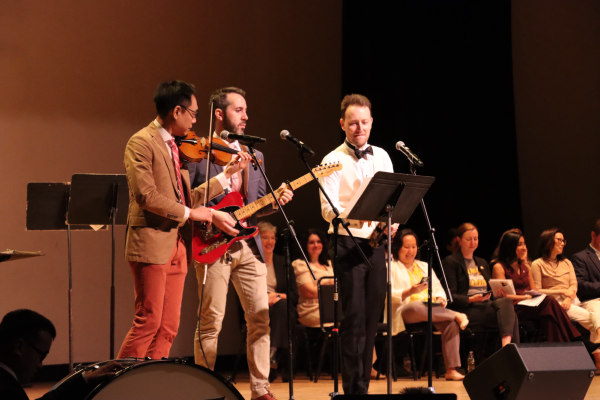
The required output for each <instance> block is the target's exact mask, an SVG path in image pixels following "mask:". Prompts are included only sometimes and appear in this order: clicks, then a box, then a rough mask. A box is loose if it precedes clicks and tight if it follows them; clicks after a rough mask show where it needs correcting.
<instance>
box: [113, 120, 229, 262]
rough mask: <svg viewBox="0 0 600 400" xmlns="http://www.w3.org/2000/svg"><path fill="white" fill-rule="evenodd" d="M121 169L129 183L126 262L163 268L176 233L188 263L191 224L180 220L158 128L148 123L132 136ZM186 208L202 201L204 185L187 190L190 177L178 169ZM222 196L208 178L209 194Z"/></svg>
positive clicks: (181, 211)
mask: <svg viewBox="0 0 600 400" xmlns="http://www.w3.org/2000/svg"><path fill="white" fill-rule="evenodd" d="M124 164H125V170H126V172H127V182H128V184H129V212H128V215H127V239H126V243H125V259H126V260H128V261H133V262H144V263H150V264H164V263H166V262H167V261H168V260H169V257H171V254H172V253H173V249H174V248H175V244H176V242H177V231H178V229H179V228H181V236H182V238H183V240H184V242H185V244H186V249H187V256H188V264H189V265H191V262H192V222H191V221H190V220H189V219H188V220H186V221H184V216H185V207H184V206H183V205H182V204H181V203H180V202H179V194H178V190H177V177H176V176H175V167H174V166H173V160H172V158H171V156H170V155H169V151H168V150H167V147H166V145H165V142H164V141H163V139H162V136H161V135H160V132H159V131H158V128H157V127H156V125H155V124H154V122H151V123H150V125H148V126H147V127H145V128H144V129H142V130H140V131H139V132H138V133H136V134H135V135H133V136H132V137H131V138H130V139H129V142H127V147H126V148H125V160H124ZM181 178H182V183H183V191H184V192H185V199H186V205H187V206H188V207H190V208H195V207H198V206H200V205H202V203H203V202H204V194H205V191H206V184H203V185H200V186H198V187H197V188H195V189H194V190H193V191H190V175H189V173H188V171H187V170H185V169H182V170H181ZM190 192H191V196H190ZM221 193H223V187H222V186H221V184H220V183H219V181H218V180H217V179H216V178H212V179H211V180H210V196H209V198H211V199H212V198H213V197H216V196H218V195H220V194H221Z"/></svg>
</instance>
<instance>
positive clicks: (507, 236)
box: [492, 229, 580, 342]
mask: <svg viewBox="0 0 600 400" xmlns="http://www.w3.org/2000/svg"><path fill="white" fill-rule="evenodd" d="M493 259H494V260H495V261H492V265H493V272H492V275H493V277H494V279H512V281H513V286H514V287H515V292H516V295H507V294H506V293H505V292H504V291H502V289H500V295H499V297H508V298H510V299H511V300H512V301H513V303H514V306H515V312H516V313H517V316H518V317H519V321H527V320H539V321H540V323H541V326H542V331H543V332H544V334H545V336H546V338H547V340H548V341H549V342H570V341H571V340H573V339H575V338H576V337H579V336H580V334H579V332H578V331H577V329H576V328H575V327H574V326H573V324H571V321H570V320H569V316H568V315H567V313H566V312H565V310H564V309H563V308H561V306H560V305H559V304H558V302H557V301H556V299H555V298H553V297H551V296H546V298H545V299H544V300H543V301H542V302H541V303H540V304H539V305H537V306H535V307H531V306H526V305H519V304H518V303H519V302H520V301H523V300H527V299H531V298H532V297H533V296H532V295H535V294H539V293H537V292H536V285H535V282H534V279H533V275H532V274H531V269H530V267H529V260H528V258H527V246H525V238H524V237H523V233H522V232H521V231H520V230H519V229H511V230H509V231H506V232H504V234H503V235H502V237H501V238H500V243H499V244H498V248H497V249H496V251H495V252H494V256H493ZM532 291H533V292H532Z"/></svg>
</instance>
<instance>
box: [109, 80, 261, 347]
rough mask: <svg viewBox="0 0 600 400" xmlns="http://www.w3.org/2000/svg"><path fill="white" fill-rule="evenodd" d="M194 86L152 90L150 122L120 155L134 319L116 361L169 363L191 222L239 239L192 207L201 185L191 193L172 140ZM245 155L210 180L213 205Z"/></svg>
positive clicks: (182, 130) (218, 218)
mask: <svg viewBox="0 0 600 400" xmlns="http://www.w3.org/2000/svg"><path fill="white" fill-rule="evenodd" d="M194 92H195V88H194V86H193V85H191V84H189V83H186V82H183V81H169V82H163V83H161V84H160V85H159V86H158V88H157V89H156V93H155V95H154V103H155V104H156V114H157V116H156V119H155V120H154V121H152V122H151V123H150V124H149V125H148V126H147V127H145V128H143V129H142V130H140V131H139V132H138V133H136V134H135V135H133V136H132V137H131V138H130V139H129V142H128V143H127V146H126V148H125V160H124V164H125V169H126V171H127V181H128V184H129V199H130V200H129V212H128V215H127V239H126V244H125V258H126V259H127V261H129V265H130V266H131V271H132V274H133V281H134V285H135V317H134V320H133V325H132V327H131V329H130V330H129V333H127V336H126V337H125V340H124V341H123V344H122V346H121V350H120V351H119V355H118V357H119V358H128V357H136V358H144V357H150V358H152V359H160V358H162V357H168V356H169V351H170V349H171V345H172V343H173V339H175V336H176V335H177V330H178V328H179V316H180V311H181V300H182V295H183V286H184V281H185V275H186V273H187V267H188V264H189V263H191V259H192V257H191V255H192V252H191V245H192V243H191V242H192V240H191V239H192V237H191V236H192V226H191V221H190V220H194V221H206V222H207V223H209V224H210V223H213V224H215V225H216V226H217V227H218V228H219V229H221V230H223V231H225V232H228V233H229V234H232V235H235V234H237V230H236V229H235V228H234V227H235V221H234V220H233V218H231V217H230V216H229V215H228V214H226V213H223V212H220V211H213V210H210V209H208V208H205V207H198V208H196V207H197V206H198V205H201V204H202V202H203V201H204V197H205V196H206V195H207V194H206V185H201V186H198V187H197V188H195V189H194V190H191V189H190V187H191V186H190V178H189V173H188V171H186V170H185V169H183V168H182V166H181V163H180V161H179V151H178V149H177V146H176V145H175V143H174V138H175V137H178V136H185V135H186V134H187V132H188V131H189V130H190V128H191V127H192V124H194V123H195V122H196V114H197V112H198V104H197V102H196V97H195V96H194ZM249 160H250V156H249V155H248V154H247V153H239V155H238V157H237V160H236V161H234V162H233V163H231V164H230V165H229V166H228V168H227V169H225V170H224V171H223V172H222V173H220V174H219V175H217V176H215V177H214V178H213V179H211V182H210V189H209V190H210V193H208V197H209V198H212V197H215V196H217V195H219V194H220V193H222V192H223V189H224V188H225V187H226V186H227V185H228V184H229V180H230V179H231V176H232V175H233V174H235V173H236V172H237V171H239V170H241V169H243V168H244V167H247V165H248V162H249Z"/></svg>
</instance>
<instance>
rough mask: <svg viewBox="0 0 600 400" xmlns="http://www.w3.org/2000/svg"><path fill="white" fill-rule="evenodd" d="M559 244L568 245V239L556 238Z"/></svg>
mask: <svg viewBox="0 0 600 400" xmlns="http://www.w3.org/2000/svg"><path fill="white" fill-rule="evenodd" d="M554 240H556V241H557V242H558V243H562V244H567V239H560V238H554Z"/></svg>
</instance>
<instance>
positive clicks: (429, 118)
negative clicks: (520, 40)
mask: <svg viewBox="0 0 600 400" xmlns="http://www.w3.org/2000/svg"><path fill="white" fill-rule="evenodd" d="M342 37H343V44H342V96H343V95H346V94H350V93H360V94H363V95H365V96H367V97H368V98H369V99H370V100H371V102H372V105H373V110H372V111H373V118H374V124H373V130H372V131H371V138H370V140H369V142H370V143H371V144H373V145H376V146H380V147H383V148H384V149H386V150H387V151H388V153H389V154H390V156H391V158H392V161H393V163H394V168H395V171H396V172H401V173H409V163H408V161H407V159H406V158H405V156H404V155H403V154H402V153H400V152H398V151H397V150H395V143H396V142H397V141H399V140H402V141H404V142H405V143H406V145H407V146H408V147H410V148H411V150H413V151H414V152H415V153H416V154H417V155H418V156H419V157H420V158H421V159H422V160H423V162H424V163H425V166H424V168H422V169H420V170H419V171H418V173H419V174H420V175H429V176H434V177H435V178H436V181H435V182H434V184H433V186H432V187H431V189H430V191H429V192H428V193H427V195H426V197H425V201H426V205H427V208H428V212H429V216H430V218H431V221H432V224H433V226H434V228H436V231H437V233H436V239H437V240H438V244H439V246H440V252H441V254H442V257H443V256H444V255H446V254H448V252H447V251H446V249H445V245H444V240H445V235H446V232H447V231H448V229H450V228H452V227H458V226H459V225H460V224H461V223H463V222H467V221H468V222H472V223H474V224H475V225H477V226H478V228H479V242H480V244H479V248H478V250H477V251H476V255H478V256H479V257H483V258H485V259H486V260H489V259H490V257H491V253H492V251H493V250H494V248H495V246H496V245H497V243H498V240H499V238H500V236H501V234H502V232H504V231H505V230H507V229H510V228H515V227H518V228H521V227H522V217H521V204H520V194H519V181H518V165H517V147H516V133H515V116H514V100H513V82H512V59H511V7H510V1H448V0H443V1H424V0H417V1H396V2H393V3H392V2H369V3H365V2H361V1H348V0H346V1H344V3H343V36H342ZM343 137H344V136H343V132H341V135H340V138H343ZM407 227H410V228H412V229H413V230H415V231H416V232H417V233H418V234H419V236H420V238H421V240H422V239H424V238H426V236H427V229H426V222H425V219H424V216H423V213H422V211H421V210H420V209H418V210H417V211H416V212H415V213H414V214H413V216H412V217H411V219H410V220H409V222H408V225H407Z"/></svg>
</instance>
